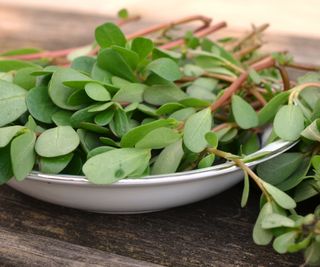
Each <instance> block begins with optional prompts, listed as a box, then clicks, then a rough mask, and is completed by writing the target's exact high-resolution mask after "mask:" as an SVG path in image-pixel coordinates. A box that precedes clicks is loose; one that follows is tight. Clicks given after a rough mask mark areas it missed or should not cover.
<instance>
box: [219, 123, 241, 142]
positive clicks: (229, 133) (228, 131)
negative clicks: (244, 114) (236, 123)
mask: <svg viewBox="0 0 320 267" xmlns="http://www.w3.org/2000/svg"><path fill="white" fill-rule="evenodd" d="M215 133H216V135H217V136H218V139H219V143H221V144H228V143H230V142H232V141H233V140H234V139H235V138H236V136H237V134H238V129H236V128H232V127H231V126H228V127H226V128H223V129H221V130H219V131H216V132H215Z"/></svg>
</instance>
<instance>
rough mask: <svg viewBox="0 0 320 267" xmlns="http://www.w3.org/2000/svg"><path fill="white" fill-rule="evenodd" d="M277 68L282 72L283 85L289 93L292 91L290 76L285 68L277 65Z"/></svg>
mask: <svg viewBox="0 0 320 267" xmlns="http://www.w3.org/2000/svg"><path fill="white" fill-rule="evenodd" d="M275 67H276V68H277V70H278V71H279V72H280V75H281V79H282V83H283V90H284V91H287V90H289V89H290V78H289V74H288V72H287V70H286V68H285V67H284V66H281V65H279V64H276V65H275Z"/></svg>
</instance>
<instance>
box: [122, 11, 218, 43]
mask: <svg viewBox="0 0 320 267" xmlns="http://www.w3.org/2000/svg"><path fill="white" fill-rule="evenodd" d="M197 20H200V21H201V22H202V23H203V25H202V26H201V27H204V28H207V27H208V26H209V25H210V23H211V21H212V19H211V18H208V17H205V16H201V15H194V16H189V17H184V18H181V19H178V20H175V21H172V22H167V23H160V24H157V25H154V26H151V27H148V28H146V29H143V30H140V31H137V32H134V33H132V34H129V35H128V36H127V38H128V39H129V40H130V39H133V38H136V37H139V36H145V35H148V34H151V33H154V32H157V31H160V30H168V29H171V28H173V27H175V26H177V25H181V24H186V23H189V22H192V21H197Z"/></svg>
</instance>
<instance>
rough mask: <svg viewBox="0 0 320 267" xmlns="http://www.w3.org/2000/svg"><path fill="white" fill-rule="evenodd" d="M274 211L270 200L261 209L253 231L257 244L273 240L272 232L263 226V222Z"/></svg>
mask: <svg viewBox="0 0 320 267" xmlns="http://www.w3.org/2000/svg"><path fill="white" fill-rule="evenodd" d="M272 213H273V212H272V205H271V204H270V203H269V202H267V203H266V204H264V206H263V207H262V209H261V210H260V213H259V216H258V218H257V220H256V223H255V225H254V228H253V233H252V236H253V241H254V242H255V243H256V244H257V245H268V244H269V243H270V242H271V240H272V237H273V234H272V232H271V231H270V230H268V229H263V228H262V222H263V221H264V220H265V218H267V217H268V216H270V214H272Z"/></svg>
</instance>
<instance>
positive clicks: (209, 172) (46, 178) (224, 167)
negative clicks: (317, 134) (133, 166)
mask: <svg viewBox="0 0 320 267" xmlns="http://www.w3.org/2000/svg"><path fill="white" fill-rule="evenodd" d="M296 143H297V141H295V142H289V141H283V140H277V141H275V142H272V143H270V144H268V145H266V146H265V147H263V148H261V149H259V150H258V151H256V152H254V153H252V154H250V155H248V156H254V155H258V154H260V153H262V152H268V154H267V155H265V156H263V157H262V158H259V159H257V160H254V161H250V162H248V163H246V165H247V166H249V167H254V166H255V165H257V164H259V163H262V162H264V161H266V160H269V159H271V158H273V157H276V156H278V155H279V154H281V153H283V152H285V151H287V150H288V149H290V148H292V147H293V146H294V145H295V144H296ZM239 170H240V168H239V167H237V166H236V165H235V164H234V163H232V162H225V163H222V164H218V165H215V166H212V167H208V168H203V169H196V170H191V171H185V172H176V173H169V174H161V175H148V176H144V177H141V178H140V177H139V178H125V179H122V180H119V181H117V182H115V183H112V184H94V183H91V182H90V181H89V180H88V179H87V178H86V177H85V176H80V175H67V174H45V173H41V172H37V171H33V172H31V173H30V174H29V175H28V176H27V177H26V180H32V181H38V182H45V183H63V184H71V185H86V186H88V185H89V186H99V187H101V186H108V187H110V186H116V187H117V186H128V185H130V186H134V185H136V186H141V185H154V184H159V183H160V184H162V183H180V182H182V181H185V182H186V181H192V180H195V179H206V178H208V177H210V178H214V177H215V176H219V175H223V174H228V173H232V172H235V171H239Z"/></svg>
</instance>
